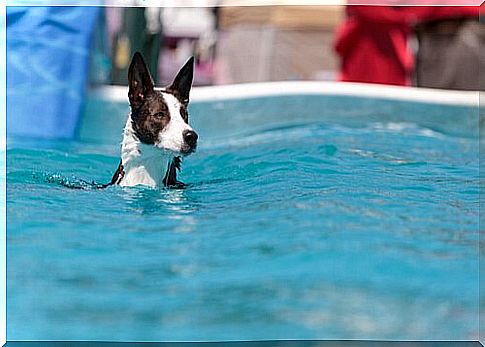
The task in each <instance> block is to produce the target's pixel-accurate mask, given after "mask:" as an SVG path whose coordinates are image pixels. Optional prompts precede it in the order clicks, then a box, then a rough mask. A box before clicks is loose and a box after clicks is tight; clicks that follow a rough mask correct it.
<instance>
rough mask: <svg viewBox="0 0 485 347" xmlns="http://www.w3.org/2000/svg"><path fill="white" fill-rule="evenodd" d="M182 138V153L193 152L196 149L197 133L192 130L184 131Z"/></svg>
mask: <svg viewBox="0 0 485 347" xmlns="http://www.w3.org/2000/svg"><path fill="white" fill-rule="evenodd" d="M182 136H183V138H184V146H183V148H182V153H184V154H189V153H192V152H193V151H195V149H196V148H197V139H198V138H199V136H198V135H197V133H196V132H195V131H193V130H184V132H183V133H182Z"/></svg>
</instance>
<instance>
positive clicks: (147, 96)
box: [128, 52, 198, 155]
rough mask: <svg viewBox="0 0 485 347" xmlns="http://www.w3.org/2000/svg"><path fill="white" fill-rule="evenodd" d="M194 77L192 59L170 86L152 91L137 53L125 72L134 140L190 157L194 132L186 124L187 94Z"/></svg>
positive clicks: (148, 75)
mask: <svg viewBox="0 0 485 347" xmlns="http://www.w3.org/2000/svg"><path fill="white" fill-rule="evenodd" d="M193 75H194V57H191V58H190V59H189V60H188V61H187V62H186V63H185V65H184V66H183V67H182V68H181V69H180V71H179V72H178V74H177V76H176V77H175V79H174V81H173V82H172V84H171V85H170V86H169V87H167V88H165V89H155V86H154V83H153V79H152V77H151V75H150V72H149V71H148V68H147V66H146V65H145V62H144V61H143V58H142V56H141V54H140V53H138V52H136V53H135V55H134V56H133V59H132V61H131V64H130V67H129V69H128V84H129V91H128V98H129V99H130V106H131V120H132V127H133V130H134V131H135V134H136V136H137V137H138V139H139V140H140V141H141V142H142V143H144V144H148V145H153V146H155V147H158V148H160V149H164V150H168V151H172V152H175V153H177V154H185V155H186V154H190V153H192V152H193V151H195V149H196V147H197V138H198V136H197V133H196V132H195V131H194V130H193V129H192V127H191V126H190V125H189V124H188V123H189V114H188V109H187V108H188V104H189V93H190V88H191V87H192V79H193Z"/></svg>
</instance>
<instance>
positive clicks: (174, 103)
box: [162, 92, 183, 120]
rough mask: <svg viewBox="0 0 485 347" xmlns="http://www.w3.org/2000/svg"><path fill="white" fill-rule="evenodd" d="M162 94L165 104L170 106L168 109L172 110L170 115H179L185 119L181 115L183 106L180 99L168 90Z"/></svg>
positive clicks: (175, 116)
mask: <svg viewBox="0 0 485 347" xmlns="http://www.w3.org/2000/svg"><path fill="white" fill-rule="evenodd" d="M162 96H163V99H164V101H165V104H166V105H167V107H168V111H169V112H170V117H173V118H178V117H179V118H180V119H181V120H183V119H182V116H181V115H180V108H181V107H182V104H181V103H180V101H179V100H178V99H177V98H176V97H175V96H173V95H172V94H170V93H167V92H162Z"/></svg>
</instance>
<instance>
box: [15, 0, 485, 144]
mask: <svg viewBox="0 0 485 347" xmlns="http://www.w3.org/2000/svg"><path fill="white" fill-rule="evenodd" d="M143 4H145V2H144V1H138V2H137V1H133V3H132V5H133V7H9V8H7V70H8V76H7V95H8V98H7V112H8V114H10V115H11V114H13V113H12V109H13V108H15V110H14V111H13V112H14V113H15V117H10V119H9V121H8V122H7V132H8V134H9V135H12V134H18V135H29V136H32V135H34V136H42V137H72V136H73V135H74V134H75V133H76V131H77V124H78V118H79V114H80V113H81V112H82V107H83V100H84V98H85V95H86V90H87V89H89V88H92V87H96V86H99V85H126V84H127V69H128V65H129V63H130V60H131V57H132V55H133V53H134V52H135V51H141V52H142V54H143V56H144V57H145V59H146V60H147V63H148V65H149V68H150V70H151V72H152V75H153V77H154V79H155V80H156V83H157V84H158V85H160V86H163V85H165V84H167V83H169V81H170V80H171V79H172V78H173V76H174V75H175V73H176V72H177V70H178V69H179V67H180V66H181V65H182V64H183V63H184V62H185V61H186V59H187V58H188V57H189V56H191V55H194V56H195V57H196V67H195V69H196V71H195V81H194V85H196V86H206V85H221V84H233V83H246V82H266V81H289V80H325V81H348V82H363V83H381V84H391V85H402V86H418V87H430V88H442V89H459V90H479V89H481V90H483V89H484V88H483V83H481V82H482V80H483V78H482V79H481V78H480V74H479V70H480V69H481V68H483V67H484V65H485V58H484V57H485V56H484V55H483V54H482V55H480V47H481V46H483V42H484V40H485V29H484V24H483V23H480V21H479V10H480V8H479V7H473V6H449V7H446V6H419V7H416V6H355V5H353V6H345V5H342V6H244V7H234V6H230V7H225V6H224V1H221V2H220V4H221V6H220V7H136V6H138V5H143ZM165 4H166V5H170V3H169V2H165ZM197 5H198V6H204V5H205V3H204V1H198V2H197ZM26 98H28V99H29V102H28V103H25V102H24V101H25V99H26ZM46 98H48V99H49V102H48V103H46V102H45V101H46ZM66 101H67V102H66ZM38 112H43V113H49V114H50V115H56V114H57V115H61V116H60V117H62V118H59V117H55V116H53V117H48V118H46V119H44V120H39V119H38V117H37V116H36V114H37V113H38ZM67 114H70V116H68V115H67ZM32 122H35V124H38V125H39V126H36V127H32V126H30V124H33V123H32ZM39 122H41V123H39ZM26 124H27V125H29V126H26Z"/></svg>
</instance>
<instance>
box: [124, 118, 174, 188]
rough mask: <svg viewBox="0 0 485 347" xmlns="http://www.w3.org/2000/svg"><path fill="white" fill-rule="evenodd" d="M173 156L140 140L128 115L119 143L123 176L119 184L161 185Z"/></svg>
mask: <svg viewBox="0 0 485 347" xmlns="http://www.w3.org/2000/svg"><path fill="white" fill-rule="evenodd" d="M173 157H174V155H173V154H172V153H171V152H168V151H165V150H162V149H159V148H156V147H154V146H153V145H147V144H144V143H142V142H140V140H139V139H138V138H137V136H136V134H135V131H134V130H133V126H132V120H131V115H130V117H128V121H127V122H126V126H125V130H124V132H123V143H122V144H121V163H122V165H123V170H124V176H123V178H122V179H121V181H120V183H119V184H120V185H121V186H136V185H146V186H150V187H158V186H163V178H164V177H165V173H166V172H167V168H168V166H169V164H170V162H171V161H172V159H173Z"/></svg>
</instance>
